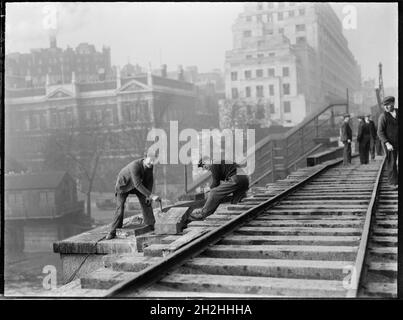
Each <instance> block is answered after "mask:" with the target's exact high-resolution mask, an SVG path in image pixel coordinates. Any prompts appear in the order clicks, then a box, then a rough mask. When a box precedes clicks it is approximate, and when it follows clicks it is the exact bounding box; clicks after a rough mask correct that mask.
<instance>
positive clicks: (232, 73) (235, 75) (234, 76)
mask: <svg viewBox="0 0 403 320" xmlns="http://www.w3.org/2000/svg"><path fill="white" fill-rule="evenodd" d="M231 80H232V81H236V80H238V72H231Z"/></svg>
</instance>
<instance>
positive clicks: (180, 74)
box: [178, 65, 185, 81]
mask: <svg viewBox="0 0 403 320" xmlns="http://www.w3.org/2000/svg"><path fill="white" fill-rule="evenodd" d="M178 80H180V81H185V75H184V74H183V67H182V65H179V66H178Z"/></svg>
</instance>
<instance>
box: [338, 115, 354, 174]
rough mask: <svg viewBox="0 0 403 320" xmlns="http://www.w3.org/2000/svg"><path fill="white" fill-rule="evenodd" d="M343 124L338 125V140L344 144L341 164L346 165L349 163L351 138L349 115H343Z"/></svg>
mask: <svg viewBox="0 0 403 320" xmlns="http://www.w3.org/2000/svg"><path fill="white" fill-rule="evenodd" d="M343 118H344V119H343V124H342V125H341V127H340V140H341V142H343V144H344V149H343V164H344V165H345V166H348V165H349V164H351V140H352V139H353V132H352V130H351V127H350V123H349V122H350V115H349V114H345V115H344V116H343Z"/></svg>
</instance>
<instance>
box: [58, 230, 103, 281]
mask: <svg viewBox="0 0 403 320" xmlns="http://www.w3.org/2000/svg"><path fill="white" fill-rule="evenodd" d="M105 238H106V235H105V236H103V237H102V238H100V239H99V240H97V241H96V242H95V243H94V246H93V248H94V247H95V248H96V246H97V244H98V243H99V242H100V241H102V240H103V239H105ZM91 254H92V252H90V253H87V255H86V256H85V258H84V259H83V261H82V262H81V263H80V265H79V266H78V268H77V269H76V270H75V271H74V272H73V274H72V275H71V276H70V278H69V280H68V281H67V282H66V283H69V282H71V281H72V280H73V279H74V277H75V276H76V275H77V272H78V271H80V269H81V267H82V266H83V265H84V263H85V261H87V259H88V257H89V256H90V255H91Z"/></svg>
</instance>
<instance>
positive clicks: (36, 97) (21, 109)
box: [5, 72, 218, 192]
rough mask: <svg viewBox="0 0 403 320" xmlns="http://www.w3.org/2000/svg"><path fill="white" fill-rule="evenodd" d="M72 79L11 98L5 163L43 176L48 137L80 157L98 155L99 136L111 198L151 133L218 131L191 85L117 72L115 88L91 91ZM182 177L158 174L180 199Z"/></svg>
mask: <svg viewBox="0 0 403 320" xmlns="http://www.w3.org/2000/svg"><path fill="white" fill-rule="evenodd" d="M71 78H72V81H71V82H70V83H64V84H48V85H45V86H43V87H37V88H25V89H7V90H6V96H5V107H6V110H5V116H6V140H5V143H6V149H5V150H6V154H7V156H10V157H12V158H14V159H16V160H18V161H19V162H21V163H22V164H23V165H25V166H27V167H28V168H29V169H31V170H34V171H35V170H43V169H47V168H46V167H45V168H44V165H45V164H46V161H45V160H46V159H45V154H46V146H48V145H49V139H50V137H51V136H54V135H56V134H58V133H60V132H64V134H65V135H66V134H67V135H70V136H71V137H73V138H72V139H74V140H75V141H76V145H75V146H74V147H73V149H74V151H75V152H76V156H77V157H81V156H82V157H85V156H86V152H89V150H90V149H91V150H93V149H94V148H95V146H94V145H93V142H92V140H91V134H92V135H95V136H99V138H100V139H98V140H97V141H98V142H97V143H99V140H100V141H101V142H102V145H101V150H100V151H102V155H101V158H100V161H99V170H98V171H97V178H96V180H97V183H96V185H97V186H98V189H101V190H100V191H112V190H113V186H114V181H115V179H116V175H117V173H118V172H119V170H120V169H121V168H122V167H123V166H124V165H126V164H127V163H128V162H130V161H131V160H133V158H136V157H141V156H143V155H144V153H145V151H146V149H147V144H146V137H147V134H148V132H149V130H150V129H151V128H161V129H165V130H166V132H169V121H171V120H176V121H178V123H179V130H181V129H182V128H185V127H186V128H195V129H202V128H210V127H217V126H218V121H217V119H218V116H217V105H215V106H212V105H211V104H214V103H216V102H214V101H212V100H208V103H209V104H210V105H206V103H205V102H206V100H205V99H204V97H203V93H202V92H200V90H197V89H196V88H195V86H194V85H193V84H191V83H188V82H184V81H179V80H174V79H168V78H164V77H161V76H156V75H152V74H151V72H149V73H147V74H140V75H136V76H132V77H121V76H120V73H119V72H118V74H117V77H116V78H115V79H113V80H107V81H98V82H86V83H78V82H76V81H75V76H74V73H73V75H72V76H71ZM214 110H215V113H214ZM168 138H169V135H168ZM67 140H68V139H67ZM52 150H53V149H51V150H48V151H50V153H52ZM55 151H56V150H55ZM157 170H161V166H157ZM183 175H184V171H183V166H182V165H177V166H170V167H169V170H164V174H162V173H161V171H158V172H157V173H156V178H157V181H159V184H157V187H160V185H161V183H162V182H163V181H164V180H165V181H166V182H167V186H168V187H167V188H166V190H170V191H173V192H175V189H180V188H182V186H183V183H184V181H183ZM189 176H190V174H189ZM102 186H105V188H106V189H107V190H102Z"/></svg>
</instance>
